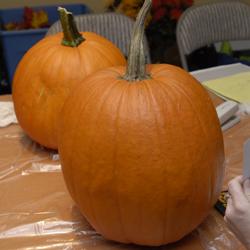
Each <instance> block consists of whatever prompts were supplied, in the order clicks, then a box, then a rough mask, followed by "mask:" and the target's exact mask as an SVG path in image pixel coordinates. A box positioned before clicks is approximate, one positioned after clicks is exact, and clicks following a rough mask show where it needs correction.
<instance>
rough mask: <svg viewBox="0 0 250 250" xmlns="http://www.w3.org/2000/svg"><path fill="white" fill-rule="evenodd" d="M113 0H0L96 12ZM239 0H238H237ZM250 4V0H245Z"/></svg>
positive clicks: (14, 4) (199, 0) (7, 5)
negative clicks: (77, 6)
mask: <svg viewBox="0 0 250 250" xmlns="http://www.w3.org/2000/svg"><path fill="white" fill-rule="evenodd" d="M110 1H111V0H8V1H4V0H0V8H12V7H19V6H25V5H26V6H39V5H60V4H63V3H71V4H72V3H85V4H86V5H88V6H89V7H90V8H91V9H92V10H93V11H95V12H102V11H103V10H104V9H105V6H106V5H107V2H110ZM211 1H219V0H194V2H195V3H203V2H211ZM235 1H237V0H235ZM245 1H246V2H248V3H249V4H250V0H245Z"/></svg>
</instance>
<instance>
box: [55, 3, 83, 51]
mask: <svg viewBox="0 0 250 250" xmlns="http://www.w3.org/2000/svg"><path fill="white" fill-rule="evenodd" d="M57 10H58V12H59V16H60V21H61V25H62V29H63V35H64V37H63V40H62V45H65V46H68V47H77V46H78V45H80V44H81V43H82V42H83V41H84V40H85V39H84V37H83V36H82V35H81V33H80V32H79V31H78V30H77V27H76V23H75V20H74V17H73V15H72V13H71V12H68V11H67V10H66V9H65V8H62V7H58V9H57Z"/></svg>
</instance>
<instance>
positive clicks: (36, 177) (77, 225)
mask: <svg viewBox="0 0 250 250" xmlns="http://www.w3.org/2000/svg"><path fill="white" fill-rule="evenodd" d="M211 98H212V100H213V102H214V104H215V105H217V104H219V103H221V102H222V100H221V99H219V98H218V97H216V96H214V95H213V94H211ZM8 100H11V96H0V101H8ZM248 137H250V116H246V115H243V116H242V117H241V122H240V123H239V124H237V125H236V126H234V127H233V128H231V129H229V130H227V131H226V132H225V133H224V142H225V154H226V173H225V178H224V185H223V188H226V187H227V183H228V181H229V180H230V179H232V178H233V177H234V176H236V175H239V174H241V169H242V146H243V142H244V141H245V140H246V139H247V138H248ZM211 246H213V247H214V248H213V249H232V250H237V249H244V247H243V246H242V245H241V244H240V243H239V241H238V240H237V239H236V238H235V237H234V236H233V234H232V233H231V232H230V231H229V230H228V229H227V227H226V225H225V223H224V220H223V217H222V216H221V215H220V214H219V213H218V212H217V211H215V210H213V211H211V213H210V215H209V216H208V218H207V219H206V220H205V221H204V222H203V223H202V225H200V226H199V227H198V228H197V229H196V230H195V231H194V232H193V233H191V234H190V235H188V236H186V237H185V238H184V239H182V240H181V241H179V242H177V243H174V244H170V245H168V246H162V247H159V248H154V249H155V250H172V249H176V250H202V249H210V248H209V247H211ZM0 249H6V250H9V249H53V250H54V249H84V250H149V249H152V248H147V247H141V246H133V245H123V244H118V243H113V242H110V241H106V240H104V239H103V238H102V237H101V236H100V235H98V234H97V233H96V232H95V231H94V230H93V229H92V228H91V226H90V225H89V224H88V223H87V222H86V220H85V219H84V218H83V217H82V216H81V214H80V213H79V211H78V209H77V208H76V206H75V204H74V202H73V201H72V200H71V198H70V196H69V194H68V192H67V190H66V186H65V184H64V180H63V177H62V173H61V167H60V162H59V160H58V157H57V152H56V151H52V150H47V149H44V148H43V147H41V146H39V145H38V144H36V143H34V142H32V141H31V140H30V139H29V138H28V137H27V136H26V135H25V134H24V133H23V131H22V129H21V128H20V127H19V126H18V125H11V126H9V127H6V128H1V129H0Z"/></svg>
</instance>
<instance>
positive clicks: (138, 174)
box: [58, 65, 224, 246]
mask: <svg viewBox="0 0 250 250" xmlns="http://www.w3.org/2000/svg"><path fill="white" fill-rule="evenodd" d="M125 71H126V69H125V67H115V68H110V69H105V70H102V71H99V72H97V73H95V74H93V75H91V76H89V77H87V78H86V79H85V80H84V83H83V84H81V85H80V86H79V87H78V88H77V90H76V91H74V92H73V93H72V94H71V95H70V97H69V98H68V99H67V101H66V102H65V105H64V108H63V111H62V120H61V124H60V132H59V135H60V136H59V144H58V146H59V153H60V158H61V162H62V170H63V175H64V179H65V182H66V185H67V187H68V190H69V192H70V194H71V196H72V197H73V199H74V201H75V202H76V204H77V205H78V207H79V209H80V210H81V212H82V213H83V215H84V216H85V217H86V218H87V220H88V221H89V222H90V224H91V225H92V226H93V227H94V228H95V229H96V230H97V231H98V232H99V233H101V234H102V235H103V236H104V237H105V238H107V239H111V240H115V241H118V242H123V243H135V244H140V245H148V246H159V245H163V244H167V243H170V242H174V241H177V240H179V239H181V238H182V237H183V236H185V235H186V234H188V233H190V232H191V231H192V230H193V229H195V228H196V227H197V226H198V225H199V224H200V223H201V222H202V221H203V220H204V218H205V217H206V216H207V215H208V213H209V211H210V210H211V208H212V207H213V205H214V204H215V202H216V200H217V197H218V195H219V192H220V188H221V185H222V179H223V172H224V166H223V163H224V147H223V137H222V132H221V128H220V124H219V121H218V117H217V114H216V111H215V108H214V106H213V104H212V101H211V99H210V97H209V95H208V93H207V92H206V90H205V89H204V88H203V87H202V86H201V84H200V83H198V81H196V80H195V79H194V78H193V77H192V76H191V75H189V74H188V73H187V72H185V71H184V70H182V69H180V68H178V67H175V66H171V65H149V66H147V72H148V73H149V75H150V76H151V78H149V79H145V80H140V81H135V82H129V81H127V80H124V79H122V77H123V76H124V74H125ZM76 107H77V109H76Z"/></svg>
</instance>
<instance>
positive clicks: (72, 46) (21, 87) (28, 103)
mask: <svg viewBox="0 0 250 250" xmlns="http://www.w3.org/2000/svg"><path fill="white" fill-rule="evenodd" d="M60 16H61V22H62V26H63V30H64V34H63V33H59V34H56V35H53V36H49V37H46V38H44V39H42V40H41V41H39V42H38V43H37V44H36V45H35V46H33V47H32V48H31V49H30V50H29V51H28V52H27V53H26V54H25V56H24V57H23V59H22V60H21V62H20V63H19V65H18V68H17V70H16V72H15V77H14V82H13V101H14V107H15V111H16V115H17V119H18V121H19V123H20V126H21V127H22V128H23V130H24V131H25V132H26V133H27V134H28V135H29V136H30V137H31V138H32V139H33V140H34V141H36V142H38V143H40V144H42V145H43V146H46V147H48V148H53V149H56V148H57V130H58V129H57V128H58V122H59V116H60V111H61V108H62V106H63V103H64V101H65V99H66V97H67V96H68V94H69V93H70V92H71V90H72V89H74V88H75V85H76V84H78V83H79V82H81V81H82V80H83V79H84V78H85V77H86V76H87V75H89V74H91V73H93V72H95V71H97V70H100V69H103V68H106V67H110V66H115V65H125V63H126V60H125V58H124V56H123V55H122V53H121V51H120V50H119V49H118V48H117V47H115V45H113V44H112V43H111V42H110V41H108V40H107V39H105V38H103V37H101V36H99V35H97V34H95V33H91V32H83V33H81V34H80V33H79V32H78V31H77V29H76V26H75V23H74V21H73V16H72V14H71V13H68V12H67V11H66V10H65V9H63V8H61V9H60ZM63 37H64V38H63Z"/></svg>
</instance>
